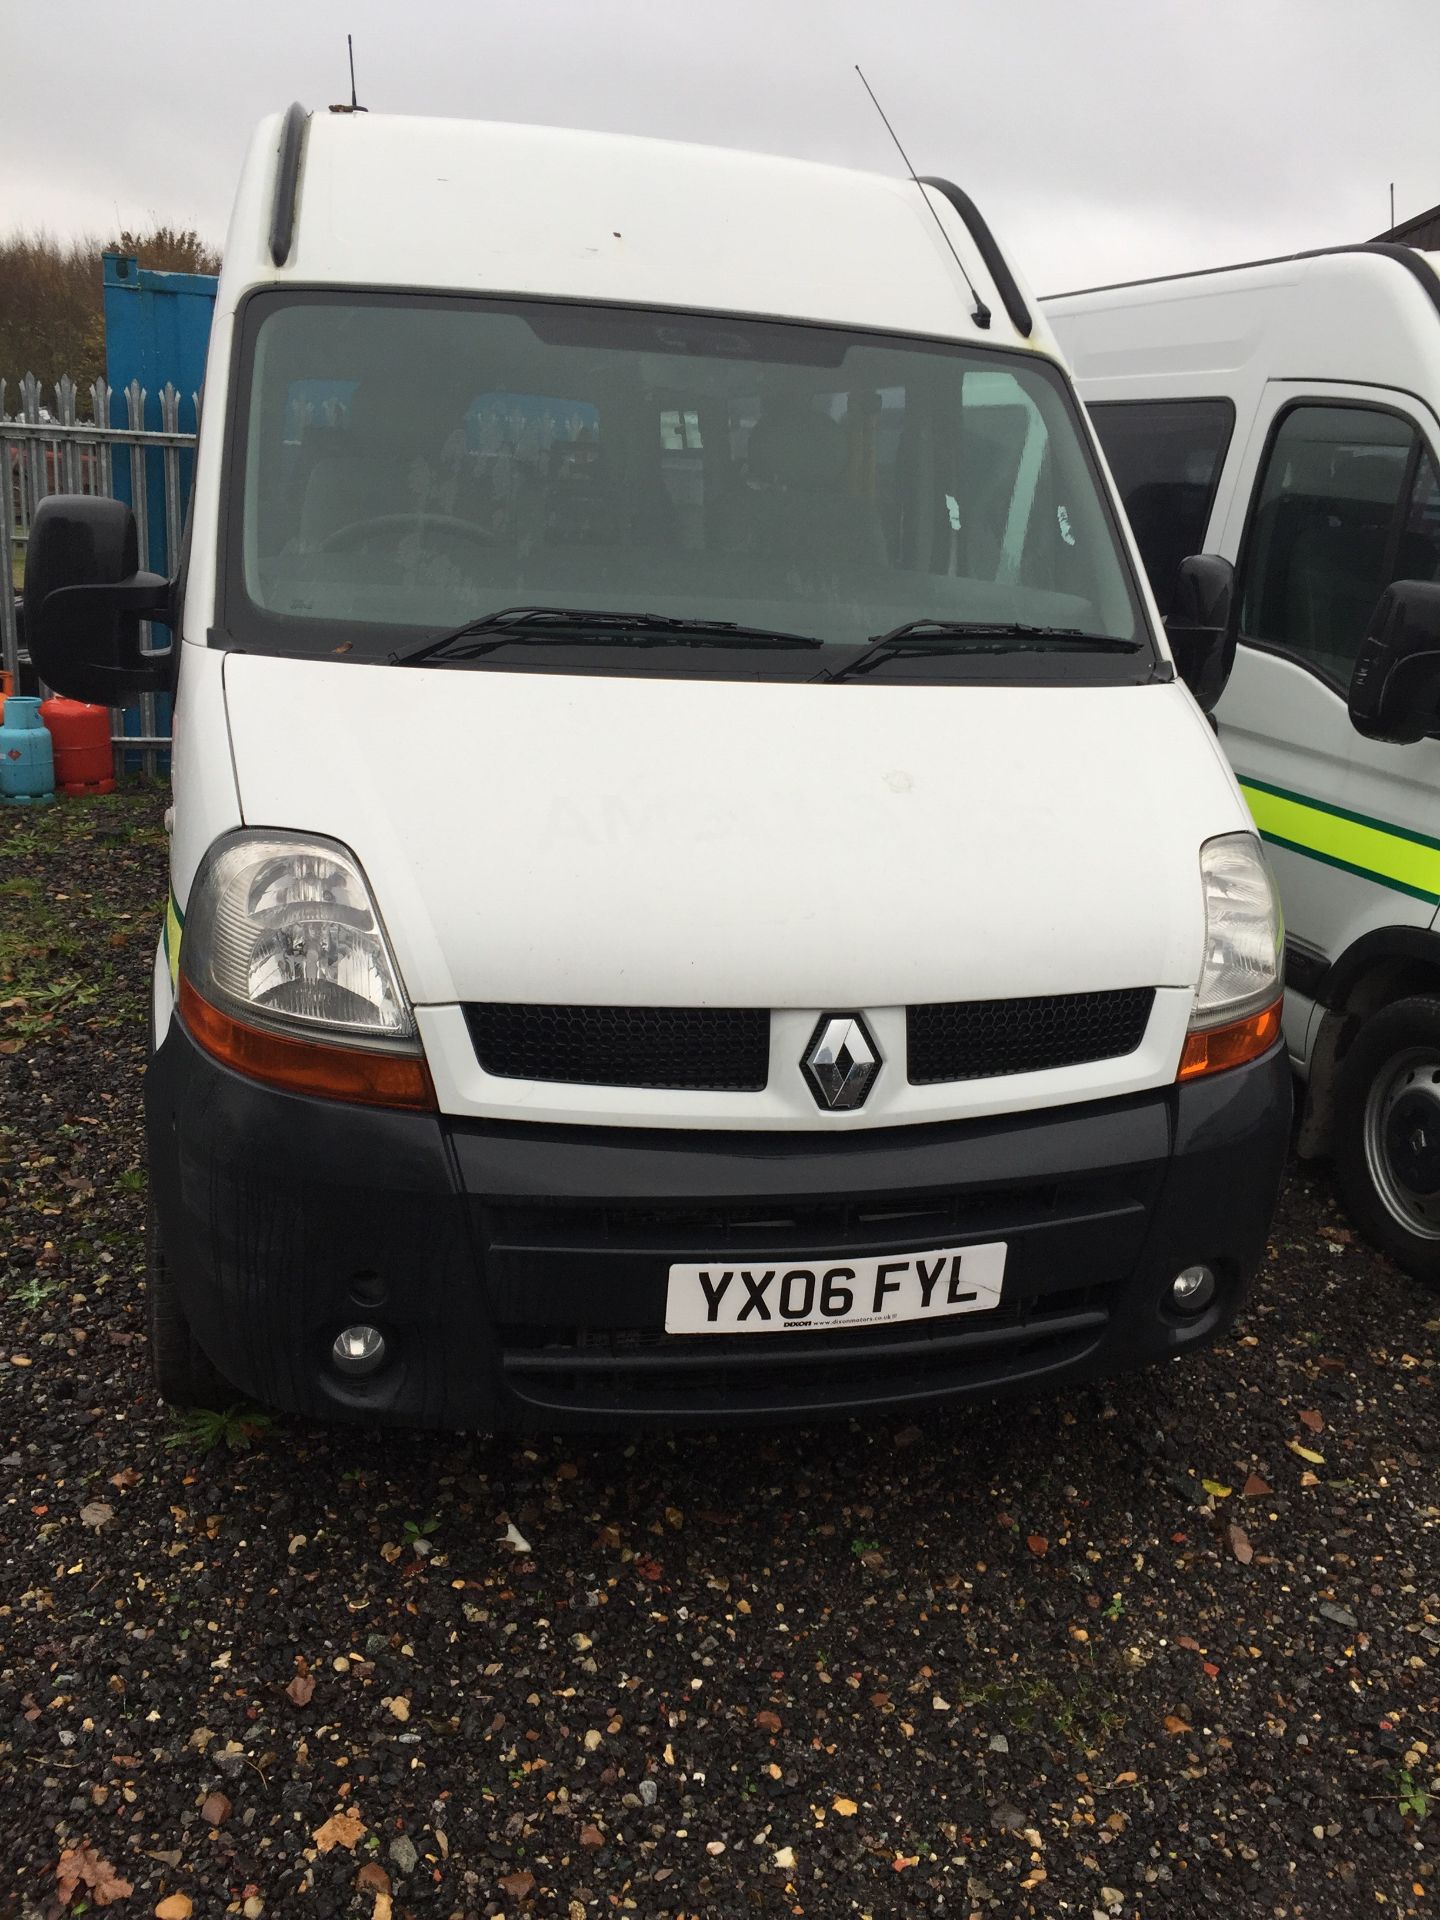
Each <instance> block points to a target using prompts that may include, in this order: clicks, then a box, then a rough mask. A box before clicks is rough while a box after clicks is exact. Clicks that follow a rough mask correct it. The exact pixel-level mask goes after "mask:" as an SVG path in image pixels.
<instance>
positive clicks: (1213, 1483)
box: [1200, 1480, 1235, 1500]
mask: <svg viewBox="0 0 1440 1920" xmlns="http://www.w3.org/2000/svg"><path fill="white" fill-rule="evenodd" d="M1200 1484H1201V1486H1202V1487H1204V1489H1205V1491H1206V1492H1207V1493H1208V1494H1209V1496H1210V1498H1211V1499H1212V1500H1228V1499H1229V1498H1230V1496H1231V1494H1232V1493H1233V1492H1234V1491H1235V1489H1234V1488H1233V1487H1227V1486H1224V1485H1222V1483H1221V1482H1220V1481H1219V1480H1202V1481H1201V1482H1200Z"/></svg>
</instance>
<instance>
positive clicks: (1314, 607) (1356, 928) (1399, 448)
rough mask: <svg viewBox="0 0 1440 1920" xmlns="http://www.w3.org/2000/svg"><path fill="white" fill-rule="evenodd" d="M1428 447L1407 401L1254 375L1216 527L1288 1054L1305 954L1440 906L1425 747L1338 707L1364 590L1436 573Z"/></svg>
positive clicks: (1302, 1028)
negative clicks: (1220, 526) (1366, 732)
mask: <svg viewBox="0 0 1440 1920" xmlns="http://www.w3.org/2000/svg"><path fill="white" fill-rule="evenodd" d="M1437 446H1440V422H1437V421H1436V419H1435V417H1434V416H1433V415H1432V414H1431V413H1430V412H1429V411H1428V409H1426V408H1424V407H1423V406H1422V405H1421V404H1420V403H1419V402H1418V401H1416V400H1414V399H1412V398H1411V397H1410V396H1409V395H1406V394H1399V393H1391V392H1388V391H1381V390H1377V389H1376V388H1373V387H1344V386H1340V385H1332V384H1330V383H1328V382H1325V383H1322V382H1313V383H1311V382H1298V381H1272V382H1270V383H1269V384H1268V385H1267V387H1266V390H1265V394H1264V398H1263V402H1262V407H1261V411H1260V413H1259V415H1258V416H1257V419H1256V423H1255V430H1254V432H1253V434H1252V436H1251V440H1250V444H1249V446H1248V447H1247V449H1246V452H1245V460H1244V466H1243V469H1242V472H1241V475H1240V481H1239V486H1238V488H1237V490H1236V492H1235V494H1234V496H1233V506H1232V509H1231V512H1230V514H1229V515H1227V517H1226V524H1225V528H1224V532H1223V535H1222V537H1221V542H1220V544H1221V546H1222V550H1223V551H1225V552H1226V553H1231V554H1235V553H1237V552H1238V556H1239V558H1238V568H1237V574H1238V577H1237V583H1236V596H1235V606H1236V626H1237V638H1238V643H1239V644H1238V646H1237V648H1236V654H1235V666H1234V671H1233V673H1232V675H1231V679H1230V683H1229V685H1228V687H1227V689H1226V692H1225V695H1224V698H1223V699H1222V701H1221V702H1220V705H1219V708H1218V710H1217V719H1218V721H1219V723H1220V735H1221V739H1222V741H1223V743H1224V746H1225V750H1226V753H1227V754H1228V756H1229V758H1230V762H1231V765H1232V766H1233V767H1234V769H1235V771H1236V774H1237V775H1238V777H1239V779H1240V782H1241V784H1242V786H1243V787H1244V789H1245V795H1246V798H1247V800H1248V801H1249V803H1250V806H1251V810H1252V811H1253V813H1254V815H1255V819H1256V824H1257V825H1258V826H1259V828H1260V830H1261V832H1262V834H1263V835H1264V837H1265V839H1266V841H1267V842H1268V843H1269V848H1270V855H1271V859H1272V860H1273V862H1274V865H1275V871H1276V876H1277V878H1278V880H1279V883H1280V895H1281V899H1282V901H1283V903H1284V909H1285V921H1286V936H1287V975H1288V977H1289V980H1290V983H1291V985H1292V986H1293V987H1294V988H1296V989H1297V990H1298V991H1297V992H1296V993H1294V994H1292V995H1290V996H1287V1025H1286V1037H1287V1040H1288V1042H1289V1044H1290V1050H1291V1052H1292V1054H1294V1055H1295V1056H1296V1057H1297V1058H1300V1059H1302V1060H1303V1059H1304V1058H1306V1057H1307V1047H1308V1042H1309V1039H1310V1038H1311V1037H1312V1036H1311V1032H1310V1031H1309V1030H1310V1029H1313V1024H1314V1022H1313V1017H1312V1016H1313V1007H1312V1003H1311V1001H1310V999H1309V997H1308V995H1309V993H1311V992H1313V991H1314V987H1315V985H1317V984H1318V981H1319V979H1320V976H1321V972H1322V970H1323V965H1324V964H1325V963H1327V962H1329V961H1333V960H1335V959H1337V958H1338V957H1339V955H1340V954H1342V953H1343V952H1344V951H1345V950H1346V949H1347V948H1348V947H1349V946H1350V945H1351V944H1352V943H1353V942H1354V941H1355V940H1357V939H1358V938H1359V937H1360V936H1361V935H1362V934H1363V933H1366V932H1368V931H1370V930H1371V929H1374V928H1378V927H1384V926H1394V925H1410V926H1428V925H1429V924H1430V923H1431V921H1432V920H1433V919H1434V917H1435V909H1436V903H1437V901H1440V805H1437V798H1440V742H1437V741H1434V740H1423V741H1420V742H1418V743H1416V744H1415V745H1413V746H1391V745H1387V744H1385V743H1383V742H1380V741H1372V740H1366V739H1364V738H1362V736H1361V735H1360V734H1358V733H1357V732H1356V731H1355V729H1354V728H1353V727H1352V726H1351V724H1350V720H1349V715H1348V713H1347V710H1346V694H1347V690H1348V687H1349V681H1350V674H1351V670H1352V668H1353V666H1354V662H1355V656H1356V653H1357V652H1358V650H1359V647H1360V643H1361V641H1362V639H1363V638H1364V634H1365V627H1366V624H1367V621H1368V619H1369V616H1370V614H1371V612H1372V611H1373V610H1374V606H1375V602H1376V600H1377V598H1378V597H1379V594H1380V591H1381V589H1382V588H1383V587H1385V586H1386V585H1388V584H1389V582H1390V581H1392V580H1399V579H1422V580H1434V579H1437V578H1440V478H1437V475H1440V468H1437V462H1436V451H1435V450H1436V447H1437Z"/></svg>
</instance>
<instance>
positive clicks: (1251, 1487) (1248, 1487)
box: [1240, 1473, 1275, 1500]
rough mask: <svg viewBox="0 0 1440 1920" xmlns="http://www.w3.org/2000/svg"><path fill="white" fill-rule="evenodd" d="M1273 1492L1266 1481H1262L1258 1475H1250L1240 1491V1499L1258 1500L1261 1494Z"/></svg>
mask: <svg viewBox="0 0 1440 1920" xmlns="http://www.w3.org/2000/svg"><path fill="white" fill-rule="evenodd" d="M1274 1491H1275V1489H1274V1488H1273V1487H1272V1486H1271V1485H1270V1484H1269V1482H1268V1481H1265V1480H1262V1479H1261V1478H1260V1476H1259V1474H1258V1473H1252V1474H1251V1475H1250V1476H1249V1478H1248V1479H1247V1480H1246V1482H1245V1484H1244V1486H1243V1487H1242V1488H1241V1489H1240V1497H1241V1499H1242V1500H1258V1499H1259V1498H1260V1496H1261V1495H1262V1494H1266V1493H1273V1492H1274Z"/></svg>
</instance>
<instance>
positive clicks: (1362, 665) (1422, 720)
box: [1348, 580, 1440, 746]
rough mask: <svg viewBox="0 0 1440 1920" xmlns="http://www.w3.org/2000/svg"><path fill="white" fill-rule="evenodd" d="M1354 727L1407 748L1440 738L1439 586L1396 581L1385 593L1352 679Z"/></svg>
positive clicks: (1352, 721) (1358, 731)
mask: <svg viewBox="0 0 1440 1920" xmlns="http://www.w3.org/2000/svg"><path fill="white" fill-rule="evenodd" d="M1348 704H1349V708H1350V724H1351V725H1352V726H1353V727H1354V728H1355V731H1356V732H1357V733H1363V734H1364V736H1365V738H1366V739H1367V740H1392V741H1395V742H1396V743H1397V744H1399V745H1404V746H1408V745H1409V744H1410V743H1411V742H1412V741H1415V740H1423V739H1424V738H1425V737H1426V735H1427V734H1440V583H1437V582H1435V581H1432V580H1397V581H1396V582H1395V583H1394V585H1393V586H1389V587H1387V588H1386V589H1385V591H1384V592H1383V593H1382V594H1381V596H1380V600H1379V603H1378V605H1377V606H1376V608H1375V611H1374V613H1373V614H1371V616H1370V624H1369V626H1368V627H1367V628H1366V630H1365V641H1364V644H1363V645H1362V646H1361V648H1360V652H1359V654H1358V655H1357V656H1356V660H1355V671H1354V672H1353V673H1352V674H1351V676H1350V699H1349V703H1348Z"/></svg>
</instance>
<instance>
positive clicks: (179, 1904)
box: [155, 1893, 195, 1920]
mask: <svg viewBox="0 0 1440 1920" xmlns="http://www.w3.org/2000/svg"><path fill="white" fill-rule="evenodd" d="M194 1911H195V1908H194V1906H193V1904H192V1903H191V1899H190V1896H189V1894H188V1893H167V1894H166V1896H165V1898H164V1899H163V1900H162V1901H160V1903H159V1904H158V1906H157V1907H156V1909H155V1920H190V1916H191V1914H192V1913H194Z"/></svg>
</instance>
